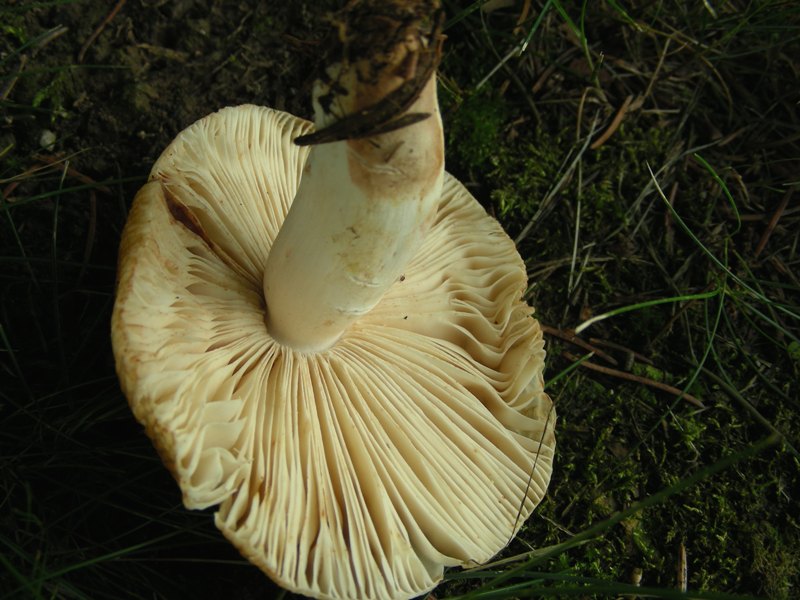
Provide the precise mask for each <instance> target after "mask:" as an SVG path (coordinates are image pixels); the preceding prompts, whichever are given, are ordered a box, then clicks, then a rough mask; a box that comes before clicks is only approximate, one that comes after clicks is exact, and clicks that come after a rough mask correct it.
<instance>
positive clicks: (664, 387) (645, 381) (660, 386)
mask: <svg viewBox="0 0 800 600" xmlns="http://www.w3.org/2000/svg"><path fill="white" fill-rule="evenodd" d="M562 355H563V356H564V357H565V358H567V359H569V360H571V361H573V362H578V361H580V358H579V357H577V356H575V355H574V354H572V353H571V352H562ZM579 364H580V366H582V367H585V368H587V369H589V370H591V371H596V372H598V373H602V374H604V375H610V376H611V377H617V378H618V379H625V380H627V381H633V382H635V383H640V384H642V385H646V386H649V387H652V388H655V389H657V390H661V391H662V392H667V393H669V394H673V395H674V396H678V397H679V398H681V399H682V400H686V401H687V402H688V403H690V404H692V405H694V406H696V407H697V408H705V405H704V404H703V403H702V402H700V400H698V399H697V398H695V397H694V396H692V395H691V394H687V393H685V392H683V391H681V390H679V389H678V388H676V387H673V386H671V385H668V384H666V383H661V382H660V381H656V380H654V379H649V378H647V377H641V376H639V375H634V374H633V373H628V372H626V371H620V370H619V369H611V368H609V367H603V366H602V365H598V364H595V363H593V362H590V361H588V360H584V361H580V363H579Z"/></svg>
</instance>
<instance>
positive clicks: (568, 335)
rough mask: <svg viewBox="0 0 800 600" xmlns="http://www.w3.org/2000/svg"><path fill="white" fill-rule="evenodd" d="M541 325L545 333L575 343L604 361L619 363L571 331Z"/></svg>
mask: <svg viewBox="0 0 800 600" xmlns="http://www.w3.org/2000/svg"><path fill="white" fill-rule="evenodd" d="M541 327H542V331H544V332H545V333H547V334H549V335H554V336H555V337H557V338H561V339H562V340H565V341H567V342H569V343H570V344H575V345H576V346H578V347H579V348H583V349H584V350H587V351H589V352H594V354H595V355H596V356H599V357H600V358H603V359H605V360H606V361H608V362H610V363H611V364H612V365H618V364H619V363H618V362H617V360H616V359H615V358H614V357H613V356H611V355H609V354H606V353H605V352H603V351H602V350H600V349H598V348H595V347H594V346H592V345H591V344H589V343H588V342H587V341H585V340H582V339H581V338H579V337H578V336H577V335H575V334H574V333H573V332H571V331H563V330H561V329H556V328H555V327H550V326H549V325H541Z"/></svg>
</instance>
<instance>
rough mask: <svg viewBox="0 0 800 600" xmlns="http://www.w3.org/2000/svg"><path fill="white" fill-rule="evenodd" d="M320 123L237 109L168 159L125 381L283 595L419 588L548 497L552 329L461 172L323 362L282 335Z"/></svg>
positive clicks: (125, 339) (143, 245) (129, 234)
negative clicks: (273, 278) (272, 319)
mask: <svg viewBox="0 0 800 600" xmlns="http://www.w3.org/2000/svg"><path fill="white" fill-rule="evenodd" d="M309 127H310V125H309V123H307V122H305V121H302V120H300V119H296V118H294V117H291V116H290V115H287V114H285V113H280V112H277V111H273V110H270V109H265V108H259V107H255V106H242V107H237V108H231V109H223V110H222V111H220V112H218V113H215V114H213V115H210V116H209V117H206V118H205V119H203V120H201V121H199V122H197V123H195V124H194V125H192V126H191V127H189V128H188V129H187V130H185V131H184V132H183V133H181V134H180V135H179V136H178V138H177V139H176V140H175V141H174V142H173V144H172V145H171V146H170V147H169V148H168V149H167V150H166V151H165V152H164V154H163V156H162V157H161V159H159V161H158V162H157V163H156V165H155V166H154V168H153V172H152V175H151V181H150V182H149V183H148V184H146V185H145V186H144V188H143V189H142V190H141V191H140V193H139V194H138V196H137V198H136V201H135V203H134V206H133V209H132V212H131V214H130V217H129V221H128V224H127V226H126V229H125V233H124V237H123V241H122V246H121V254H120V256H121V262H120V269H119V273H120V279H119V288H118V297H117V302H116V305H115V310H114V317H113V342H114V351H115V355H116V357H117V366H118V373H119V376H120V381H121V383H122V387H123V390H124V392H125V395H126V396H127V398H128V400H129V402H130V404H131V407H132V409H133V411H134V413H135V415H136V417H137V418H138V419H139V420H140V421H141V422H142V423H143V424H144V426H145V427H146V430H147V433H148V435H149V436H150V437H151V438H152V440H153V442H154V444H155V445H156V447H157V448H158V449H159V452H160V454H161V456H162V458H163V460H164V462H165V463H166V464H167V466H168V467H169V468H170V470H171V471H172V473H173V474H174V476H175V478H176V480H177V481H178V484H179V486H180V488H181V490H182V492H183V498H184V503H185V504H186V506H187V507H189V508H205V507H208V506H213V505H216V504H219V505H220V506H219V511H218V513H217V515H216V523H217V525H218V527H219V528H220V529H221V530H222V531H223V532H224V534H225V535H226V536H227V537H228V538H229V539H230V540H231V541H232V542H233V543H234V544H235V545H236V546H237V547H238V548H239V549H240V551H241V552H242V554H243V555H244V556H246V557H247V558H248V559H249V560H251V561H252V562H253V563H254V564H256V565H258V566H259V567H261V568H262V569H263V570H264V571H265V572H266V573H268V574H269V575H270V576H271V577H273V578H274V579H275V580H276V581H278V582H279V583H280V584H281V585H283V586H285V587H287V588H289V589H291V590H294V591H297V592H300V593H303V594H308V595H311V596H315V597H320V598H408V597H413V596H414V595H417V594H421V593H423V592H425V591H426V590H429V589H431V588H432V587H433V586H435V585H436V583H437V582H438V581H439V580H440V578H441V576H442V571H443V567H444V566H448V565H475V564H479V563H482V562H484V561H486V560H487V559H489V558H490V557H492V556H493V555H494V554H496V553H497V552H498V551H499V550H501V549H502V548H503V547H504V546H505V545H506V544H507V543H508V541H509V540H510V539H511V537H512V536H513V535H514V533H515V532H516V530H517V529H518V528H519V527H520V526H521V525H522V523H523V522H524V520H525V519H526V517H527V516H528V515H529V514H530V512H531V511H532V510H533V508H534V507H535V506H536V504H537V503H538V502H539V501H540V500H541V499H542V497H543V495H544V493H545V490H546V487H547V484H548V480H549V477H550V473H551V469H552V460H553V452H554V446H555V441H554V434H553V429H554V423H555V414H554V411H553V409H552V405H551V402H550V399H549V398H548V396H547V395H546V393H545V392H544V390H543V379H542V372H543V368H544V349H543V341H542V335H541V330H540V328H539V325H538V323H537V322H536V321H535V320H534V319H533V318H532V317H531V310H530V308H529V307H528V306H527V305H526V304H525V303H524V302H523V301H522V300H521V296H522V293H523V292H524V289H525V286H526V275H525V270H524V266H523V264H522V261H521V259H520V258H519V255H518V254H517V252H516V249H515V247H514V245H513V243H512V242H511V240H510V239H509V238H508V237H507V236H506V234H505V233H504V232H503V231H502V229H501V227H500V226H499V224H498V223H497V222H496V221H495V220H494V219H492V218H491V217H489V216H488V215H486V213H485V211H484V210H483V209H482V208H481V207H480V205H479V204H478V203H477V201H476V200H474V198H472V197H471V196H470V194H469V193H468V192H467V191H466V190H465V189H464V188H463V186H461V184H459V183H458V182H457V181H456V180H454V179H453V178H452V177H450V176H447V177H446V179H445V183H444V187H443V190H442V194H441V197H440V199H439V202H438V206H437V209H436V217H435V221H434V222H433V224H432V225H431V228H430V231H429V232H428V235H427V236H426V238H425V241H424V242H423V245H422V246H421V248H420V249H419V251H418V252H417V254H416V255H415V257H414V258H413V260H412V261H411V263H410V264H409V265H408V268H407V269H406V271H405V273H404V274H403V275H402V276H401V277H400V278H398V280H397V281H396V282H395V284H394V285H393V286H392V287H391V288H390V289H389V291H388V292H387V293H386V294H385V296H384V297H383V298H382V299H381V301H380V302H379V303H378V305H377V306H376V307H375V308H374V309H373V310H371V311H370V312H369V313H367V314H366V315H364V316H363V317H362V318H361V319H359V320H358V321H356V322H355V323H354V324H353V325H352V326H351V327H350V328H349V329H348V330H347V331H346V332H345V333H344V334H343V335H342V336H341V338H340V339H339V340H338V341H337V342H336V344H335V345H334V346H333V347H331V348H329V349H328V350H325V351H323V352H315V353H306V352H298V351H294V350H292V349H291V348H288V347H286V346H283V345H281V344H279V343H277V342H276V341H275V340H274V339H273V338H272V337H271V336H270V334H269V331H268V330H267V326H266V324H265V321H264V311H265V304H264V298H263V293H262V286H261V280H262V275H263V271H264V267H265V264H266V261H267V258H268V255H269V252H270V248H271V242H272V240H273V239H274V238H275V236H276V235H277V231H278V229H279V228H280V225H281V222H282V219H283V218H284V217H285V215H286V213H287V212H288V209H289V207H290V204H291V201H292V198H293V195H294V192H295V190H296V188H297V186H298V182H299V179H300V176H301V173H302V168H303V164H304V159H305V154H306V150H304V149H302V148H298V147H297V146H294V145H292V144H291V143H290V141H291V140H292V139H293V138H294V137H295V136H297V135H299V134H301V133H303V132H306V131H308V130H309ZM200 147H202V148H203V151H202V154H203V159H204V161H205V164H206V166H205V167H204V168H203V169H198V168H197V167H196V166H195V164H196V163H195V161H196V160H197V154H198V150H197V149H198V148H200ZM242 161H244V162H245V163H246V164H245V166H244V167H240V166H237V165H240V164H241V162H242ZM247 167H252V168H247ZM254 198H256V200H255V201H254Z"/></svg>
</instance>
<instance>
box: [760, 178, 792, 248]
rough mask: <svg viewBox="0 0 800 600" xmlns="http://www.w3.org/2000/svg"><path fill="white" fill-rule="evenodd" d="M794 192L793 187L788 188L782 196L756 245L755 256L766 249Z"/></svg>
mask: <svg viewBox="0 0 800 600" xmlns="http://www.w3.org/2000/svg"><path fill="white" fill-rule="evenodd" d="M793 192H794V189H793V188H789V189H788V190H786V193H785V194H784V195H783V198H781V203H780V204H779V205H778V208H777V209H776V210H775V212H774V213H773V214H772V218H770V220H769V223H768V224H767V228H766V229H765V230H764V233H763V234H762V236H761V239H760V240H759V241H758V246H756V251H755V253H754V256H753V257H754V258H758V255H759V254H761V252H762V251H763V250H764V248H765V247H766V245H767V242H768V241H769V236H771V235H772V232H773V231H774V230H775V226H776V225H777V224H778V221H779V220H780V218H781V215H783V211H785V210H786V206H787V205H788V204H789V200H790V199H791V198H792V193H793Z"/></svg>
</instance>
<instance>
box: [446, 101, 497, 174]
mask: <svg viewBox="0 0 800 600" xmlns="http://www.w3.org/2000/svg"><path fill="white" fill-rule="evenodd" d="M507 112H508V111H507V107H506V105H505V103H504V102H503V101H502V99H500V98H497V97H496V96H494V95H492V94H488V93H480V92H478V93H475V94H471V95H469V96H466V97H464V98H461V99H458V100H456V99H454V98H452V97H451V101H450V102H449V103H448V106H447V118H446V128H445V130H446V132H447V142H448V148H449V150H450V154H449V155H448V157H449V158H452V159H455V160H456V161H457V162H458V163H459V164H460V165H461V166H462V167H465V168H467V169H483V168H485V167H486V165H487V164H488V163H491V162H496V161H497V160H498V155H497V153H498V151H499V150H498V149H499V148H500V144H499V143H498V142H499V140H500V133H501V131H502V127H503V125H504V123H505V122H506V119H507V116H508V115H507Z"/></svg>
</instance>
